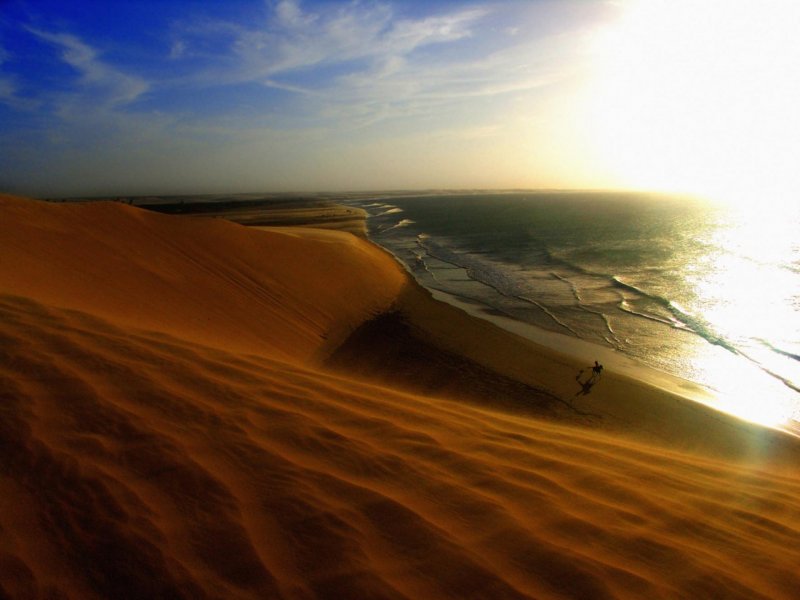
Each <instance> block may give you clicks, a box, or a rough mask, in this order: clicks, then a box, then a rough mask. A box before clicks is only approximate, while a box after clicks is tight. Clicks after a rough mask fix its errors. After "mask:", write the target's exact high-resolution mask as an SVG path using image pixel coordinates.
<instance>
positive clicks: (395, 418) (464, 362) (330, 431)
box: [0, 197, 800, 599]
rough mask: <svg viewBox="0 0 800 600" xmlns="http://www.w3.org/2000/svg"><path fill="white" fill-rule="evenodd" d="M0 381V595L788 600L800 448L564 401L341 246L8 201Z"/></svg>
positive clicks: (655, 413) (552, 356)
mask: <svg viewBox="0 0 800 600" xmlns="http://www.w3.org/2000/svg"><path fill="white" fill-rule="evenodd" d="M375 317H378V319H375ZM351 334H353V335H351ZM392 336H394V337H392ZM387 339H388V340H389V341H388V342H387ZM392 339H394V340H395V341H396V345H393V344H392V343H391V340H392ZM345 340H347V341H345ZM420 353H421V354H422V355H423V356H424V357H425V358H426V359H428V360H425V361H421V360H420V358H419V356H420ZM0 357H2V358H1V359H0V394H2V398H1V399H0V411H2V412H1V414H0V597H10V598H39V597H67V598H193V599H194V598H433V599H439V598H459V599H461V598H487V599H496V598H592V599H595V598H796V597H797V592H798V590H800V572H799V571H798V568H797V565H798V564H800V472H798V468H797V465H798V464H800V462H798V460H800V449H799V448H800V447H799V446H798V444H797V443H795V442H794V441H793V440H792V439H791V438H789V437H787V436H783V435H781V434H778V433H775V432H772V431H770V430H766V429H762V428H759V427H756V426H753V425H748V424H745V423H742V422H739V421H736V420H735V419H732V418H729V417H726V416H724V415H720V414H718V413H714V412H713V411H710V410H709V409H706V408H704V407H702V406H699V405H695V404H692V403H689V402H688V401H685V400H682V399H680V398H677V397H674V396H670V395H669V394H666V393H664V392H661V391H659V390H656V389H654V388H651V387H648V386H645V385H643V384H641V383H639V382H637V381H635V380H632V379H630V378H626V377H625V376H623V375H622V374H614V373H610V374H608V375H607V376H604V379H603V381H602V384H603V385H602V386H597V391H596V393H593V394H592V395H591V396H590V397H588V398H586V401H585V402H584V403H583V404H574V405H573V403H565V401H566V400H569V399H570V394H571V393H573V392H574V390H573V389H572V388H570V387H568V384H567V383H565V382H567V381H569V379H570V378H571V376H572V375H574V369H575V368H576V366H579V365H577V364H576V363H575V362H574V361H573V360H572V359H570V358H569V357H567V356H565V355H558V354H556V353H552V352H548V351H546V350H545V349H543V348H540V347H537V346H535V345H534V344H532V343H530V342H527V341H525V340H522V339H521V338H516V337H515V336H513V335H510V334H508V333H506V332H502V331H500V330H498V329H497V328H495V327H493V326H491V325H490V324H488V323H484V322H480V321H476V320H475V319H472V318H469V317H467V316H466V315H464V314H463V313H460V312H459V311H457V310H456V309H453V308H452V307H448V306H444V305H441V304H439V303H435V302H433V301H432V300H431V299H430V298H429V297H428V296H427V295H426V294H425V293H424V292H423V291H421V290H419V289H418V288H416V287H415V286H414V285H413V284H411V282H409V280H408V279H407V277H406V276H405V274H404V273H403V272H402V271H401V269H400V268H399V267H398V266H397V265H396V263H395V262H394V261H393V260H392V259H391V258H390V257H388V256H387V255H386V254H385V253H383V252H382V251H381V250H379V249H378V248H376V247H375V246H372V245H371V244H370V243H368V242H366V241H364V240H361V239H358V238H356V237H354V236H352V235H350V234H347V233H341V232H335V231H333V232H331V231H320V230H312V229H305V230H301V229H272V230H264V231H258V230H252V229H247V228H245V227H242V226H239V225H235V224H232V223H228V222H225V221H221V220H208V219H201V218H191V217H169V216H164V215H157V214H153V213H148V212H144V211H141V210H138V209H134V208H131V207H126V206H121V205H117V204H109V203H103V204H82V205H52V204H46V203H42V202H37V201H31V200H23V199H17V198H11V197H2V198H0ZM572 384H573V385H574V380H573V381H572ZM575 407H578V408H579V409H580V410H578V411H576V410H574V409H575Z"/></svg>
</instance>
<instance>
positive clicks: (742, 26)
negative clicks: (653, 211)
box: [586, 0, 800, 203]
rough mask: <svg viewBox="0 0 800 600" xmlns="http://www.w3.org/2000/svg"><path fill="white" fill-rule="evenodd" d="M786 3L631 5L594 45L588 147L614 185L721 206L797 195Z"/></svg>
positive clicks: (799, 9) (794, 8) (799, 94)
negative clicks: (697, 197) (699, 197)
mask: <svg viewBox="0 0 800 600" xmlns="http://www.w3.org/2000/svg"><path fill="white" fill-rule="evenodd" d="M798 22H800V5H798V3H796V2H775V1H767V2H689V1H684V0H678V1H673V2H666V1H663V2H658V1H654V2H640V3H631V4H628V5H626V6H625V9H624V12H623V14H622V15H621V17H620V18H619V19H618V20H617V21H615V22H614V23H613V24H610V25H609V26H608V28H607V30H606V31H605V32H602V33H601V34H600V35H599V36H598V37H597V39H596V44H597V45H596V52H597V62H596V64H595V68H594V70H593V74H592V76H593V78H594V81H593V83H592V85H591V86H590V87H589V88H588V89H589V94H588V96H587V98H586V101H587V102H588V103H589V105H590V109H589V110H590V114H591V120H590V128H591V134H592V135H593V136H594V138H595V139H594V141H595V143H596V144H597V148H598V151H599V152H600V154H601V155H602V157H603V159H604V161H605V162H606V164H607V165H608V168H609V169H610V170H611V171H612V172H614V173H615V176H616V177H617V178H618V181H619V183H620V184H621V185H623V186H633V187H638V188H650V189H660V190H678V191H687V192H691V193H698V194H703V195H707V196H710V197H712V198H714V199H717V200H721V201H725V202H730V203H742V202H744V203H748V202H753V201H755V200H757V201H758V202H759V203H763V202H764V201H766V202H768V203H773V202H789V201H791V202H795V201H796V200H795V199H796V198H797V194H798V191H800V169H798V168H797V164H796V157H797V156H798V153H800V118H798V111H797V102H798V100H799V99H800V78H798V77H797V76H796V74H795V71H796V67H797V61H798V59H800V42H799V41H798V36H797V30H796V25H797V23H798Z"/></svg>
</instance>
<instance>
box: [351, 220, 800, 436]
mask: <svg viewBox="0 0 800 600" xmlns="http://www.w3.org/2000/svg"><path fill="white" fill-rule="evenodd" d="M368 219H369V217H367V220H368ZM366 232H367V233H366V236H367V239H368V240H369V241H370V242H372V243H373V244H375V245H376V246H378V247H379V248H381V249H382V250H383V251H385V252H387V253H388V254H389V255H391V256H392V258H393V259H394V260H395V261H396V262H397V263H398V264H399V265H400V266H401V267H402V268H403V270H404V271H405V272H406V273H407V275H408V276H409V277H410V278H411V279H413V280H414V281H415V283H417V284H418V285H420V286H421V287H423V288H424V289H426V290H427V291H428V292H429V293H430V294H431V295H432V296H433V297H434V298H435V299H436V300H438V301H441V302H444V303H447V304H449V305H451V306H454V307H456V308H458V309H460V310H462V311H464V312H465V313H467V314H469V315H471V316H473V317H475V318H477V319H482V320H485V321H488V322H490V323H492V324H494V325H495V326H497V327H499V328H501V329H503V330H505V331H507V332H509V333H512V334H514V335H517V336H521V337H523V338H526V339H528V340H530V341H531V342H533V343H535V344H538V345H540V346H543V347H545V348H548V349H550V350H552V351H554V352H556V353H559V354H566V355H568V356H569V357H570V358H572V359H577V360H579V361H583V363H585V364H584V368H586V367H588V365H591V364H592V363H593V362H594V361H595V360H598V361H599V362H600V363H601V364H603V365H604V367H605V368H606V369H610V370H611V371H613V372H617V373H619V374H620V375H622V376H626V377H629V378H631V379H634V380H639V381H641V382H642V383H645V384H647V385H650V386H653V387H655V388H657V389H659V390H662V391H664V392H665V393H668V394H672V395H675V396H678V397H680V398H682V399H685V400H690V401H692V402H696V403H698V404H701V405H702V406H704V407H705V408H708V409H710V410H712V411H715V412H718V413H721V414H724V415H726V416H730V417H734V418H736V419H738V420H742V421H745V422H747V423H753V424H755V425H758V426H760V427H764V428H767V429H770V430H774V431H778V432H781V433H782V434H785V435H788V436H791V437H793V438H800V423H797V424H796V425H793V422H792V421H785V422H782V423H775V424H772V423H762V422H758V421H753V420H750V419H747V418H746V417H744V416H742V415H739V414H736V412H733V411H729V410H726V409H725V402H724V401H723V398H724V393H723V392H719V391H716V390H714V389H713V388H711V387H708V386H707V385H704V384H703V383H700V382H697V381H693V380H691V379H686V378H683V377H680V376H679V375H675V374H672V373H669V372H667V371H663V370H661V369H658V368H656V367H654V366H651V365H648V364H645V363H644V362H642V361H640V360H638V359H636V358H635V357H632V356H628V355H627V354H624V353H622V352H619V351H617V350H615V349H613V348H609V347H606V346H602V345H600V344H598V343H595V342H592V341H589V340H585V339H582V338H579V337H573V336H569V335H567V334H563V333H559V332H556V331H551V330H548V329H545V328H542V327H539V326H537V325H533V324H531V323H526V322H524V321H520V320H518V319H515V318H513V317H511V316H508V315H506V314H504V313H501V312H498V311H497V310H496V309H494V308H493V307H491V306H489V305H487V304H484V303H482V302H480V301H479V300H474V299H472V298H462V297H459V296H457V295H455V294H452V293H449V292H445V291H442V290H438V289H435V288H431V287H428V286H426V285H425V284H424V283H422V282H421V281H420V280H419V279H417V277H416V275H415V273H414V271H413V270H412V269H411V267H410V266H409V265H408V264H406V263H405V262H404V261H403V260H402V259H401V258H400V257H399V256H397V255H396V254H395V253H394V252H393V251H392V250H391V249H390V248H387V247H385V246H383V245H382V244H380V242H379V241H378V240H377V239H375V238H374V237H372V236H370V232H369V227H366Z"/></svg>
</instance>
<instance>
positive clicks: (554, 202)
mask: <svg viewBox="0 0 800 600" xmlns="http://www.w3.org/2000/svg"><path fill="white" fill-rule="evenodd" d="M353 203H354V204H357V205H359V206H361V207H362V208H364V209H365V210H366V211H367V212H368V214H369V218H368V230H369V235H370V237H371V239H373V240H374V241H375V242H377V243H378V244H380V245H382V246H384V247H385V248H387V249H388V250H390V251H391V252H392V253H393V254H394V255H395V256H396V257H397V258H398V259H399V260H400V261H402V262H403V263H405V265H406V266H407V268H408V269H409V270H410V271H411V273H413V274H414V276H415V277H416V278H417V279H418V281H419V282H420V283H421V284H423V285H424V286H426V287H428V288H430V289H432V290H438V291H441V292H445V293H446V294H448V295H449V296H450V297H454V298H458V299H459V300H460V301H464V302H469V303H470V304H472V305H475V306H479V307H482V308H483V309H485V312H486V314H490V313H491V314H502V315H505V316H507V317H510V318H512V319H515V320H517V321H520V322H523V323H527V324H530V325H533V326H536V327H538V328H541V329H544V330H549V331H552V332H557V333H560V334H563V335H564V336H569V337H572V338H578V339H581V340H585V341H587V342H591V343H593V344H597V345H600V346H604V347H605V348H607V349H613V350H614V351H616V352H619V353H622V354H624V355H626V356H627V357H631V358H633V359H635V360H636V361H638V362H640V363H643V364H644V365H646V366H648V367H652V368H654V369H657V370H659V371H662V372H666V373H668V374H671V375H675V376H677V377H680V378H682V379H685V380H689V381H692V382H695V383H697V384H700V385H702V386H703V387H705V388H707V389H708V390H711V391H712V392H713V394H714V397H715V398H716V402H717V407H718V408H721V409H723V410H726V411H727V412H731V413H733V414H737V415H739V416H741V417H744V418H747V419H750V420H753V421H757V422H761V423H765V424H769V425H776V426H789V427H793V426H794V427H796V426H797V424H798V423H797V422H798V420H800V238H798V234H800V211H796V210H795V211H792V210H784V211H777V212H776V211H773V212H771V213H770V212H768V211H765V210H764V211H760V212H758V211H757V212H755V213H753V212H752V211H750V212H743V211H737V210H734V209H730V208H725V207H723V206H721V205H718V204H711V203H708V202H702V201H699V200H694V199H688V198H684V197H671V196H665V195H654V194H641V193H610V192H532V193H511V194H480V195H479V194H470V195H439V196H431V195H429V196H415V197H411V196H406V197H387V198H383V199H381V198H378V199H371V200H360V201H354V202H353Z"/></svg>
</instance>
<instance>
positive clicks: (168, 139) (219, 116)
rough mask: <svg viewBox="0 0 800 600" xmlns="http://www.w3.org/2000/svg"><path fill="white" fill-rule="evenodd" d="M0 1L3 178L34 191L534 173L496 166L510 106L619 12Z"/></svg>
mask: <svg viewBox="0 0 800 600" xmlns="http://www.w3.org/2000/svg"><path fill="white" fill-rule="evenodd" d="M0 10H2V16H1V17H0V141H1V142H2V145H3V148H4V151H3V156H2V158H0V186H3V187H4V188H6V189H11V190H14V191H18V192H22V193H31V194H44V195H47V194H50V195H59V194H67V195H69V194H91V193H97V194H104V193H119V194H124V193H169V192H193V191H200V192H202V191H214V192H216V191H260V190H317V189H376V188H397V187H401V188H408V187H473V186H486V187H502V186H519V185H535V184H536V183H537V182H538V181H537V177H536V176H534V177H519V176H517V174H516V173H517V171H516V169H518V168H519V165H515V166H514V169H511V170H509V168H507V167H503V166H502V165H501V164H498V163H502V161H503V158H499V157H498V154H500V155H503V156H505V154H506V153H507V152H508V150H509V148H510V149H511V150H515V148H514V146H515V145H517V144H519V143H521V142H520V140H514V139H508V137H507V133H508V131H506V130H507V128H509V127H511V130H512V131H513V129H514V128H516V127H518V124H515V123H512V121H513V119H516V118H518V117H517V115H518V114H519V105H520V104H527V103H532V104H534V105H535V104H536V103H537V102H547V100H548V98H549V96H548V93H549V92H552V90H553V89H554V88H559V86H561V87H568V86H569V85H570V84H571V82H572V80H574V79H575V78H576V77H579V76H580V68H581V66H580V63H579V58H580V54H581V52H583V51H584V48H583V47H582V46H581V42H580V36H581V35H583V34H584V33H585V32H586V31H587V30H589V29H590V28H591V27H593V26H595V25H596V24H597V23H599V22H602V21H603V20H604V19H609V18H611V17H612V16H613V13H614V7H613V5H611V4H608V3H604V2H552V1H544V2H488V3H481V2H457V1H453V2H378V1H375V2H371V1H365V2H335V1H316V2H311V1H300V0H294V1H290V0H283V1H266V2H265V1H263V0H248V1H245V0H234V1H226V2H220V3H216V2H200V1H192V0H182V1H163V0H160V1H155V0H152V1H151V0H140V1H134V2H108V1H91V2H85V1H84V2H80V1H73V2H63V1H61V2H47V1H37V2H20V1H16V0H11V1H10V2H8V1H7V2H5V3H3V4H2V8H1V9H0ZM512 117H513V118H512ZM481 154H483V155H484V157H483V158H481V157H480V155H481ZM481 164H484V165H485V169H484V168H482V167H481ZM481 171H484V172H482V173H481ZM538 179H540V180H541V181H540V183H542V184H545V185H548V184H555V183H558V181H555V180H556V179H558V178H557V177H555V178H554V177H549V176H548V175H546V174H541V175H540V176H539V177H538ZM551 179H553V181H550V180H551Z"/></svg>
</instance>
